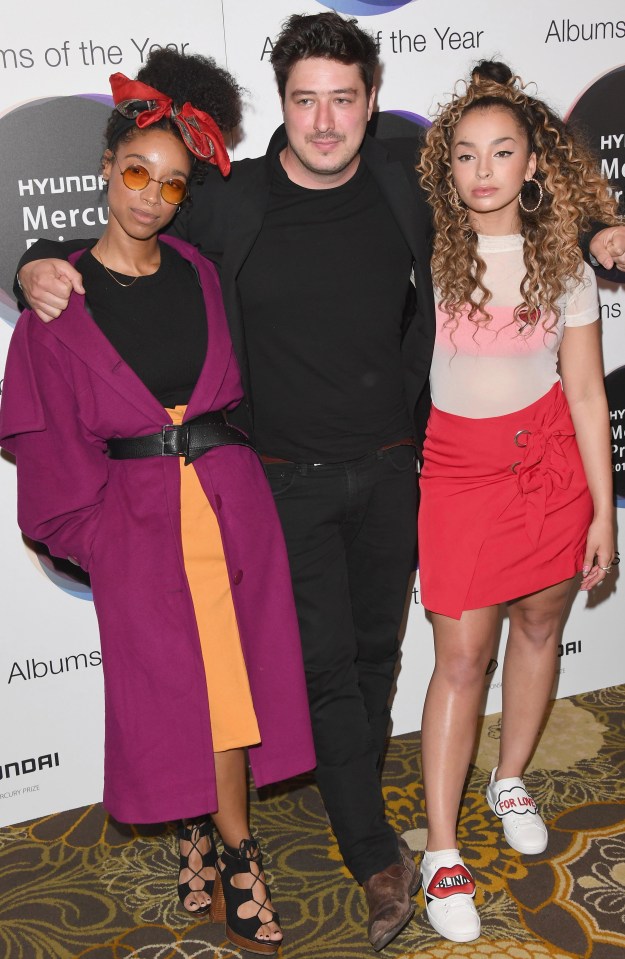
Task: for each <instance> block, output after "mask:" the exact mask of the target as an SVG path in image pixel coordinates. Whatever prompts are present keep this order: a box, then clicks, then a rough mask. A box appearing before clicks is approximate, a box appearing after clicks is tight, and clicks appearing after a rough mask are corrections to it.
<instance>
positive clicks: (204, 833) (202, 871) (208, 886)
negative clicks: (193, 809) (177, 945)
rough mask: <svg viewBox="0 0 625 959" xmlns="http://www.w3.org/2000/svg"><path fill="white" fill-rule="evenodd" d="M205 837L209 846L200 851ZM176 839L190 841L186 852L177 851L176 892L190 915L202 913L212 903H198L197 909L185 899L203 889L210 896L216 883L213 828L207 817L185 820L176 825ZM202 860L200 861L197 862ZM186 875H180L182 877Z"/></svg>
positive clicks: (205, 911)
mask: <svg viewBox="0 0 625 959" xmlns="http://www.w3.org/2000/svg"><path fill="white" fill-rule="evenodd" d="M206 838H208V840H209V846H208V850H207V851H206V852H201V850H200V845H204V844H203V843H202V840H203V839H206ZM178 839H179V840H182V841H185V840H186V841H187V842H189V843H190V844H191V848H190V849H189V852H188V853H187V854H186V855H185V854H183V853H182V852H180V874H179V880H178V896H179V898H180V902H181V903H182V906H183V908H184V910H185V912H188V913H189V914H190V915H192V916H205V915H207V913H208V912H209V911H210V908H211V903H210V902H209V903H207V905H205V906H198V908H197V909H189V907H188V906H187V905H186V901H187V899H188V898H189V896H193V895H194V894H195V895H196V896H197V894H198V893H205V894H206V895H208V896H210V897H211V899H212V896H213V887H214V885H215V875H216V864H217V848H216V846H215V840H214V838H213V829H212V825H211V821H210V819H204V820H200V821H194V820H188V821H187V822H182V823H180V825H179V826H178ZM200 864H201V865H200ZM207 871H211V872H212V878H210V879H207V878H206V873H207ZM183 876H185V877H186V878H185V879H183V878H182V877H183Z"/></svg>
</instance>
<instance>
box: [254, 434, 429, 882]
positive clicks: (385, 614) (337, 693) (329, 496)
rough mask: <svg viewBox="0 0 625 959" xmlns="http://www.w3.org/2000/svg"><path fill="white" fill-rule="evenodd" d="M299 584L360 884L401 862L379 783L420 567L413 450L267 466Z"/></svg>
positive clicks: (336, 786) (337, 829)
mask: <svg viewBox="0 0 625 959" xmlns="http://www.w3.org/2000/svg"><path fill="white" fill-rule="evenodd" d="M265 468H266V470H267V475H268V477H269V482H270V484H271V488H272V490H273V493H274V496H275V501H276V506H277V508H278V512H279V514H280V519H281V521H282V527H283V530H284V535H285V539H286V545H287V550H288V554H289V562H290V566H291V573H292V577H293V589H294V593H295V603H296V606H297V612H298V617H299V625H300V632H301V637H302V646H303V650H304V666H305V669H306V681H307V685H308V696H309V701H310V712H311V718H312V728H313V734H314V740H315V748H316V751H317V763H318V765H317V772H316V776H317V783H318V786H319V790H320V792H321V796H322V798H323V801H324V804H325V807H326V810H327V813H328V816H329V818H330V822H331V825H332V828H333V830H334V833H335V836H336V838H337V841H338V844H339V848H340V850H341V855H342V856H343V859H344V861H345V864H346V866H347V867H348V869H349V870H350V871H351V872H352V874H353V875H354V877H355V878H356V879H357V880H358V882H364V881H365V879H368V878H369V876H371V875H373V874H374V873H376V872H379V871H381V870H382V869H385V868H386V867H387V866H389V865H390V864H391V863H393V862H398V861H399V853H398V848H397V837H396V835H395V832H394V830H393V829H392V828H391V826H390V825H389V824H388V823H387V822H386V821H385V818H384V800H383V797H382V789H381V783H380V772H381V770H380V760H381V758H382V756H383V753H384V749H385V745H386V737H387V735H388V725H389V717H390V710H389V696H390V692H391V687H392V684H393V679H394V673H395V666H396V663H397V653H398V632H399V627H400V624H401V620H402V615H403V610H404V604H405V599H406V591H407V586H408V580H409V577H410V574H411V571H412V569H413V568H414V560H415V545H416V485H417V484H416V471H415V454H414V449H413V448H412V447H410V446H398V447H394V448H392V449H390V450H384V451H382V450H380V451H378V452H375V453H371V454H368V455H366V456H363V457H361V458H360V459H358V460H351V461H350V462H347V463H339V464H331V465H321V466H314V465H302V464H293V463H286V464H282V463H280V464H271V465H267V466H266V467H265Z"/></svg>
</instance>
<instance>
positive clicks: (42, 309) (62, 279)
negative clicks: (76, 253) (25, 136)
mask: <svg viewBox="0 0 625 959" xmlns="http://www.w3.org/2000/svg"><path fill="white" fill-rule="evenodd" d="M604 232H605V231H604ZM19 281H20V286H21V288H22V290H23V292H24V296H25V298H26V301H27V303H28V305H29V306H30V308H31V309H32V310H34V311H35V313H36V314H37V316H38V317H39V318H40V319H42V320H43V321H44V322H45V323H48V322H49V321H50V320H54V319H55V318H56V317H57V316H59V314H60V313H62V312H63V310H64V309H65V307H66V306H67V304H68V302H69V297H70V294H71V292H72V290H75V292H76V293H81V294H82V293H84V292H85V290H84V287H83V285H82V276H81V275H80V273H79V272H78V270H75V269H74V267H73V266H72V265H71V264H70V263H68V262H67V260H32V262H31V263H26V264H25V265H24V266H23V267H22V269H21V270H20V272H19Z"/></svg>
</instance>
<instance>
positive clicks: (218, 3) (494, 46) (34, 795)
mask: <svg viewBox="0 0 625 959" xmlns="http://www.w3.org/2000/svg"><path fill="white" fill-rule="evenodd" d="M330 6H332V7H333V8H335V9H337V10H338V11H339V12H343V13H347V14H352V15H355V16H358V17H359V20H360V24H361V26H362V27H364V28H366V29H368V30H370V31H371V32H372V33H373V34H374V36H375V37H376V39H377V40H378V42H379V45H380V52H381V57H382V61H383V64H384V69H383V73H382V79H381V84H380V89H379V96H378V107H379V109H380V110H382V111H393V112H397V111H402V112H403V113H404V114H411V115H413V119H414V120H417V118H418V117H421V118H427V116H428V115H429V114H430V113H431V111H432V110H433V108H434V107H435V104H436V102H437V101H438V100H440V99H443V98H444V97H445V95H446V94H447V93H448V92H449V91H450V90H451V89H452V87H453V84H454V82H455V81H456V80H457V79H458V78H460V77H462V76H465V75H466V74H467V73H468V71H469V70H470V67H471V65H472V64H473V62H474V61H475V60H476V59H481V58H483V57H490V56H493V55H496V56H498V57H500V58H502V59H504V60H506V61H507V62H508V63H509V64H510V65H511V66H512V67H513V68H514V69H515V70H516V71H518V72H519V73H521V75H522V76H523V77H524V78H525V79H526V80H533V81H535V82H536V85H537V89H538V93H539V95H541V96H544V97H546V98H547V99H549V100H550V102H551V103H552V105H553V106H554V107H556V109H558V110H559V111H560V112H562V113H565V114H566V113H568V112H569V111H570V110H571V108H572V107H573V105H574V104H576V103H577V102H578V101H580V98H582V100H583V95H585V94H587V93H588V92H589V91H593V90H596V88H597V83H598V82H601V78H606V76H607V78H608V80H607V81H606V82H607V83H608V87H607V93H602V94H601V95H602V97H603V99H602V100H601V104H602V106H601V108H600V109H597V108H593V110H592V111H591V115H592V121H593V122H592V129H590V130H589V135H590V138H591V141H592V143H593V146H595V147H596V149H597V150H598V151H601V155H602V157H603V161H604V166H605V169H606V171H607V172H608V173H609V174H610V176H611V177H612V178H614V180H615V186H616V187H617V188H619V187H621V186H622V184H623V183H624V182H625V106H624V104H625V72H623V64H625V20H624V19H622V18H621V17H622V15H623V10H622V0H602V2H601V0H600V2H596V3H594V4H592V5H588V4H587V2H583V3H582V2H579V0H552V2H550V3H549V4H544V3H539V2H537V0H528V2H526V3H525V4H524V5H523V6H518V5H517V6H514V5H511V4H493V3H492V0H490V2H489V0H474V2H473V3H471V4H466V3H465V2H464V0H449V2H447V3H444V4H441V3H440V2H437V0H411V2H403V3H402V2H397V0H395V2H391V0H386V2H385V0H342V2H340V0H337V2H336V3H333V4H322V3H317V2H313V0H303V2H302V6H301V7H297V6H294V5H293V0H201V2H200V0H187V3H186V4H185V7H184V14H183V16H181V17H172V16H171V7H169V6H167V7H166V6H165V5H158V4H152V6H151V7H150V10H149V16H147V17H146V15H145V9H144V8H143V7H137V6H134V5H129V4H128V3H125V2H121V0H109V3H108V5H107V7H106V11H105V15H104V16H103V15H102V12H101V11H100V10H99V9H96V8H95V7H92V8H90V7H89V6H84V7H83V8H81V9H82V16H81V18H77V17H76V15H75V8H74V7H73V6H70V4H69V3H67V2H63V0H61V2H60V3H57V4H54V5H51V4H49V3H47V2H44V0H31V3H30V4H29V6H28V17H27V18H22V17H13V18H11V20H12V23H11V24H9V23H8V22H5V23H4V25H3V36H2V40H1V41H0V46H1V47H2V50H0V76H1V77H2V81H3V82H2V84H1V85H0V159H1V161H2V170H1V171H0V201H1V203H2V207H1V208H2V210H3V225H2V229H1V231H0V284H1V287H2V289H0V371H1V370H2V369H3V366H4V358H5V355H6V348H7V346H8V342H9V338H10V335H11V330H12V327H13V325H14V323H15V320H16V318H17V312H16V307H15V303H14V302H13V300H12V298H11V296H10V289H9V287H10V282H9V278H10V276H11V270H12V265H13V263H14V262H15V261H16V260H17V258H18V256H19V254H20V253H21V251H22V250H23V249H24V248H25V246H26V245H27V243H28V241H29V240H30V239H32V238H33V237H35V236H37V235H38V234H39V233H43V232H46V235H48V236H50V237H59V236H65V237H69V236H80V235H86V236H89V235H94V227H93V226H92V224H93V223H94V222H95V223H97V222H98V217H100V219H102V218H104V219H105V214H106V208H105V202H104V198H103V196H102V195H101V193H100V192H99V187H98V185H97V184H96V182H95V179H94V177H93V175H94V174H97V169H98V157H99V150H100V141H99V131H100V130H101V129H102V128H103V126H104V121H105V118H106V109H105V108H104V106H103V100H102V98H103V96H104V97H105V96H106V95H107V94H108V93H109V86H108V82H107V80H108V76H109V74H110V73H113V72H115V71H117V70H121V71H123V72H124V73H127V74H128V75H133V73H134V72H136V70H137V69H138V68H139V66H140V65H141V62H142V59H143V58H144V57H145V56H146V54H147V51H148V50H149V47H150V46H151V45H152V44H154V43H156V44H160V45H166V44H174V45H176V47H177V48H178V49H179V50H180V49H183V50H185V51H186V52H198V53H208V54H210V55H212V56H214V57H215V58H216V59H217V61H218V62H221V63H223V64H224V65H225V66H227V67H228V69H229V70H231V71H232V72H233V73H234V74H235V75H236V76H237V78H238V79H239V81H240V83H241V84H242V85H243V86H244V87H245V88H246V90H247V91H248V92H247V96H246V109H245V114H244V121H243V131H242V133H243V135H242V138H241V139H240V140H239V141H238V142H237V145H236V148H235V149H234V151H233V152H234V156H235V157H238V158H240V157H244V156H255V155H257V154H258V153H261V152H263V151H264V149H265V146H266V143H267V141H268V139H269V136H270V135H271V133H272V131H273V129H274V128H275V127H276V126H277V125H278V123H279V122H280V119H281V117H280V109H279V102H278V97H277V94H276V91H275V87H274V82H273V75H272V71H271V66H270V64H269V61H268V54H269V52H270V50H271V39H272V38H273V37H275V35H276V34H277V32H278V31H279V28H280V24H281V23H282V21H283V20H284V19H285V18H286V17H287V16H288V15H289V14H290V13H292V12H309V13H317V12H321V11H322V10H324V9H326V8H328V7H330ZM172 24H174V25H173V26H172ZM619 67H620V68H621V72H620V73H618V72H615V71H617V70H618V68H619ZM603 89H604V88H603V87H601V91H602V90H603ZM601 91H600V92H601ZM615 91H617V92H619V91H620V96H615V95H614V93H615ZM59 98H60V99H59ZM67 98H74V99H71V100H70V99H67ZM104 103H105V104H106V103H107V101H104ZM80 111H83V112H80ZM83 113H84V114H85V119H84V121H83V120H81V121H80V122H74V120H73V118H75V117H79V116H80V117H83ZM90 128H92V129H93V131H95V132H94V133H93V141H94V142H93V143H86V142H85V141H86V140H87V139H88V138H89V136H90V134H88V132H86V131H88V130H89V129H90ZM83 151H87V152H83ZM82 177H87V178H89V177H90V178H91V179H87V180H83V179H81V178H82ZM72 178H73V179H72ZM72 210H73V211H74V212H73V213H71V212H70V211H72ZM100 210H101V211H102V213H101V214H99V213H98V211H100ZM72 223H74V226H72ZM44 227H47V230H44ZM601 296H602V316H603V333H604V354H605V364H606V372H607V373H610V372H612V378H611V380H612V382H613V384H614V390H613V400H612V417H613V433H614V441H615V447H616V452H615V455H616V461H615V463H616V465H615V468H616V469H617V470H618V473H617V474H615V476H617V477H618V479H619V481H620V483H622V482H623V472H622V471H623V469H624V467H625V460H624V457H623V453H624V452H625V439H623V436H624V435H625V434H624V433H623V419H624V418H625V383H624V378H623V375H622V374H623V372H624V370H623V368H624V367H625V309H624V308H623V307H624V306H625V293H624V291H623V288H622V287H617V286H615V285H612V284H603V285H602V290H601ZM618 370H621V372H620V373H619V372H617V371H618ZM41 481H42V483H44V482H45V475H43V476H42V479H41ZM619 492H620V497H621V498H619V505H620V506H623V505H625V498H623V497H624V496H625V494H624V492H623V488H622V486H621V487H620V489H619ZM15 509H16V504H15V468H14V465H13V463H12V462H11V461H10V459H8V458H7V457H3V458H2V459H1V460H0V523H1V524H2V525H1V528H2V540H1V546H0V582H1V583H2V606H1V613H0V615H1V630H2V632H1V635H2V642H1V645H0V688H1V689H2V695H1V698H0V825H5V824H8V823H14V822H19V821H23V820H26V819H29V818H32V817H35V816H40V815H44V814H46V813H50V812H56V811H59V810H61V809H67V808H71V807H76V806H79V805H82V804H85V803H88V802H93V801H98V800H99V799H100V798H101V777H102V771H101V770H102V710H103V697H102V676H101V669H100V657H99V646H98V634H97V628H96V622H95V616H94V612H93V607H92V603H91V600H90V593H89V589H88V585H87V584H85V583H81V582H79V581H76V580H75V579H74V578H73V577H72V575H71V571H70V572H68V571H66V570H59V569H57V568H55V566H54V565H53V564H52V563H51V562H50V560H49V559H47V558H46V557H45V554H42V553H41V552H40V551H37V550H36V549H33V548H31V546H32V544H31V545H27V544H26V543H25V542H24V540H23V538H22V536H21V535H20V533H19V531H18V529H17V526H16V523H15ZM621 515H622V513H621ZM620 546H621V552H622V553H623V554H624V555H625V548H624V542H623V534H621V537H620ZM418 600H419V591H418V576H417V581H416V583H415V587H414V591H413V593H412V595H411V596H410V598H409V603H408V620H407V627H406V634H405V638H404V643H403V649H402V668H401V673H400V676H399V680H398V686H397V694H396V697H395V702H394V708H393V721H394V732H395V733H402V732H407V731H410V730H414V729H418V728H419V725H420V716H421V707H422V702H423V697H424V694H425V689H426V685H427V680H428V677H429V674H430V672H431V669H432V664H433V657H432V639H431V630H430V626H429V624H428V623H427V621H426V619H425V617H424V615H423V610H422V608H421V606H420V605H419V601H418ZM624 612H625V607H624V605H623V597H622V590H619V585H618V579H617V578H613V579H612V581H611V586H610V589H607V590H606V589H604V591H603V593H602V594H601V596H600V597H599V596H598V597H596V598H593V599H592V600H591V601H588V600H587V598H586V596H584V595H581V594H579V595H578V596H577V597H576V599H575V601H574V603H573V605H572V609H571V614H570V616H569V619H568V623H567V626H566V630H565V634H564V640H563V645H562V647H561V654H562V655H561V658H560V674H559V683H558V686H557V695H569V694H571V693H574V692H581V691H584V690H588V689H595V688H599V687H603V686H609V685H613V684H615V683H622V682H625V653H624V652H623V650H622V632H623V626H622V622H623V614H624ZM503 633H504V639H503V640H502V644H501V647H500V650H499V652H494V653H493V660H494V661H493V664H492V666H493V668H492V672H491V673H490V675H489V676H488V677H487V678H485V684H486V688H487V701H486V710H487V711H488V712H492V711H497V710H498V709H499V708H500V678H501V671H500V668H499V666H498V665H496V661H499V662H500V661H501V660H502V654H503V647H504V643H505V624H504V631H503Z"/></svg>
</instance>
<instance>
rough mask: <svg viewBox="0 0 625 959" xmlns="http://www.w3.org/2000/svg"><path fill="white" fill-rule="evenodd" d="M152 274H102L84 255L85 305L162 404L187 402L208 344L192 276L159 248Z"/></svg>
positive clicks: (91, 257)
mask: <svg viewBox="0 0 625 959" xmlns="http://www.w3.org/2000/svg"><path fill="white" fill-rule="evenodd" d="M159 248H160V251H161V265H160V267H159V268H158V270H157V271H156V273H153V274H151V275H150V276H140V277H139V278H138V279H136V280H135V281H134V282H133V278H132V277H130V276H124V275H123V274H121V273H115V272H114V271H112V270H111V273H113V275H114V276H115V277H117V278H118V279H119V281H120V282H121V283H124V284H126V283H130V284H131V285H130V286H120V284H119V283H116V282H115V280H113V279H112V277H111V276H110V274H108V273H107V272H106V270H105V269H104V267H103V266H102V264H101V263H100V262H99V260H97V259H96V258H95V256H94V255H93V254H92V253H91V252H90V251H87V252H86V253H84V254H83V255H82V256H81V257H80V259H79V260H78V262H77V263H76V268H77V269H78V270H79V271H80V272H81V273H82V276H83V281H84V286H85V290H86V294H87V295H86V299H87V307H88V309H89V311H90V312H91V314H92V316H93V319H94V320H95V322H96V323H97V325H98V326H99V328H100V329H101V330H102V332H103V333H104V335H105V336H106V338H107V339H108V340H109V341H110V343H111V344H112V345H113V346H114V347H115V349H116V350H117V352H118V353H119V355H120V356H121V357H122V359H123V360H124V361H125V362H126V363H127V364H128V366H130V367H131V369H132V370H133V371H134V372H135V373H136V374H137V376H138V377H139V379H140V380H142V381H143V383H144V384H145V386H147V388H148V389H149V390H150V392H151V393H153V394H154V396H156V398H157V399H158V401H159V402H160V403H162V404H163V406H168V407H173V406H178V405H180V406H182V405H184V404H186V403H188V402H189V399H190V397H191V393H192V391H193V388H194V386H195V384H196V382H197V380H198V377H199V375H200V372H201V370H202V366H203V363H204V359H205V357H206V348H207V340H208V329H207V325H206V310H205V307H204V298H203V296H202V289H201V286H200V283H199V279H198V276H197V273H196V272H195V269H194V267H193V266H192V264H191V263H189V261H188V260H185V259H184V257H182V256H180V254H179V253H177V252H176V250H173V249H172V248H171V247H170V246H167V244H166V243H161V244H160V247H159Z"/></svg>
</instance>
